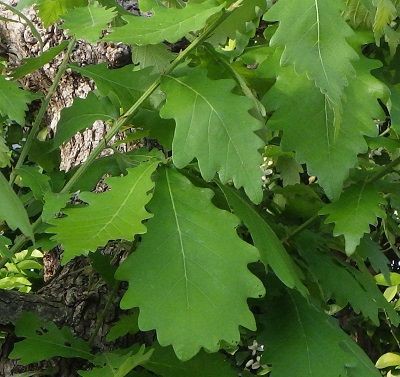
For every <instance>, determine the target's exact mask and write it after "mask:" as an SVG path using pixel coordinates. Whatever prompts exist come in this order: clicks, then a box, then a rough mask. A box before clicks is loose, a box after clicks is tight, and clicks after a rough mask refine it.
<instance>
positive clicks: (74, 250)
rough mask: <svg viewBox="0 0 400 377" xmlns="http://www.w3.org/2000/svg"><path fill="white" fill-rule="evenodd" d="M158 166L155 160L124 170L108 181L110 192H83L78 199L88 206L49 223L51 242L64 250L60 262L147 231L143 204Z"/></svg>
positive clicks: (68, 211) (66, 211)
mask: <svg viewBox="0 0 400 377" xmlns="http://www.w3.org/2000/svg"><path fill="white" fill-rule="evenodd" d="M157 165H158V162H154V161H153V162H148V163H142V164H140V165H139V166H138V167H136V168H130V169H127V171H128V174H127V175H126V176H124V177H111V178H107V179H106V180H105V181H106V183H107V185H108V186H109V187H110V190H109V191H106V192H104V193H102V194H95V193H92V192H83V193H81V194H80V195H79V198H80V199H81V200H83V201H84V202H85V203H88V205H87V206H85V207H80V208H68V209H65V210H64V211H63V212H64V213H65V214H66V217H62V218H59V219H54V220H51V221H49V222H50V223H51V224H53V225H54V227H52V228H50V229H49V232H51V233H55V235H54V236H53V239H54V240H55V241H57V242H58V243H60V244H61V245H63V247H64V255H63V263H66V262H68V261H70V260H71V259H72V258H74V257H75V256H78V255H81V254H87V253H88V252H89V251H96V249H97V248H98V247H100V246H104V245H105V244H106V243H107V242H108V241H109V240H118V239H125V240H132V239H133V237H134V235H135V234H143V233H145V232H146V227H145V226H144V225H143V224H142V221H143V220H145V219H148V218H149V217H150V214H149V213H148V212H147V211H146V209H145V205H146V204H147V203H148V202H149V200H150V199H151V194H150V193H149V191H150V190H151V189H152V188H153V187H154V182H153V181H152V180H151V175H152V173H153V172H154V170H155V169H156V167H157Z"/></svg>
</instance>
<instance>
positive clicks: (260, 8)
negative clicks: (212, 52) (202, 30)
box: [207, 0, 267, 45]
mask: <svg viewBox="0 0 400 377" xmlns="http://www.w3.org/2000/svg"><path fill="white" fill-rule="evenodd" d="M222 2H223V1H219V3H222ZM234 2H235V1H234V0H229V1H227V2H226V3H227V5H231V4H232V3H234ZM266 8H267V3H266V1H264V0H247V1H243V2H242V4H240V6H239V7H237V8H236V9H235V10H234V11H232V13H231V14H230V15H229V17H227V18H226V19H225V20H223V21H222V22H221V23H220V24H219V25H218V26H217V28H216V29H215V30H214V31H213V33H212V34H211V36H210V37H209V38H208V39H207V41H209V42H210V43H212V44H214V45H219V44H220V45H225V44H226V43H227V41H228V39H232V40H234V39H237V36H238V34H245V33H246V32H247V23H249V22H251V21H253V20H255V19H258V18H259V17H260V16H259V14H262V13H263V12H265V10H266ZM246 45H247V43H246Z"/></svg>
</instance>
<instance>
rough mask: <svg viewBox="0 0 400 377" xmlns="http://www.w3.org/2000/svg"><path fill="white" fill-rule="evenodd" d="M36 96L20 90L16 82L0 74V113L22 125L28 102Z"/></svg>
mask: <svg viewBox="0 0 400 377" xmlns="http://www.w3.org/2000/svg"><path fill="white" fill-rule="evenodd" d="M35 98H37V96H35V95H33V94H32V93H29V92H27V91H26V90H22V89H21V88H20V87H19V86H18V84H17V83H15V82H14V81H11V80H6V78H5V77H4V76H1V75H0V115H2V116H5V117H8V118H9V119H11V120H15V121H16V122H17V123H19V124H21V125H24V122H25V111H27V110H28V103H30V102H31V101H33V100H34V99H35Z"/></svg>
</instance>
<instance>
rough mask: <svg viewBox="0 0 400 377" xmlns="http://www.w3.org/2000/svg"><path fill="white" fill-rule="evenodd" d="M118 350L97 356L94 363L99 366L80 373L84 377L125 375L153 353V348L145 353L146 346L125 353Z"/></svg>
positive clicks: (117, 376)
mask: <svg viewBox="0 0 400 377" xmlns="http://www.w3.org/2000/svg"><path fill="white" fill-rule="evenodd" d="M117 351H118V350H117ZM117 351H113V352H107V353H103V354H101V355H99V356H96V357H95V359H94V360H93V363H94V364H96V365H97V367H95V368H93V369H92V370H90V371H79V372H78V373H79V375H80V376H82V377H105V376H110V377H111V376H112V377H125V376H126V375H127V374H128V373H129V372H130V371H131V370H132V369H133V368H136V367H137V366H139V365H143V364H146V363H147V362H148V360H149V359H150V358H151V355H152V353H153V350H150V351H148V352H146V353H144V351H145V348H144V346H142V347H141V348H140V349H139V351H137V352H136V353H135V351H134V350H132V351H129V352H128V353H125V354H123V353H119V352H117Z"/></svg>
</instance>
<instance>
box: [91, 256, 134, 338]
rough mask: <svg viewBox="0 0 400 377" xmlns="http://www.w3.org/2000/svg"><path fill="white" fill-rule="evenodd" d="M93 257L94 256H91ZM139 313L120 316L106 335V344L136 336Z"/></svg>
mask: <svg viewBox="0 0 400 377" xmlns="http://www.w3.org/2000/svg"><path fill="white" fill-rule="evenodd" d="M93 255H95V254H93ZM138 315H139V312H138V311H137V310H135V311H134V312H133V313H132V314H127V315H123V316H121V317H120V318H119V319H118V321H117V322H116V323H114V324H113V326H112V327H111V329H110V331H109V332H108V333H107V336H106V339H107V341H108V342H113V341H114V340H116V339H118V338H120V337H121V336H124V335H126V334H136V333H137V332H138V331H139V327H138V323H137V322H138Z"/></svg>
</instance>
